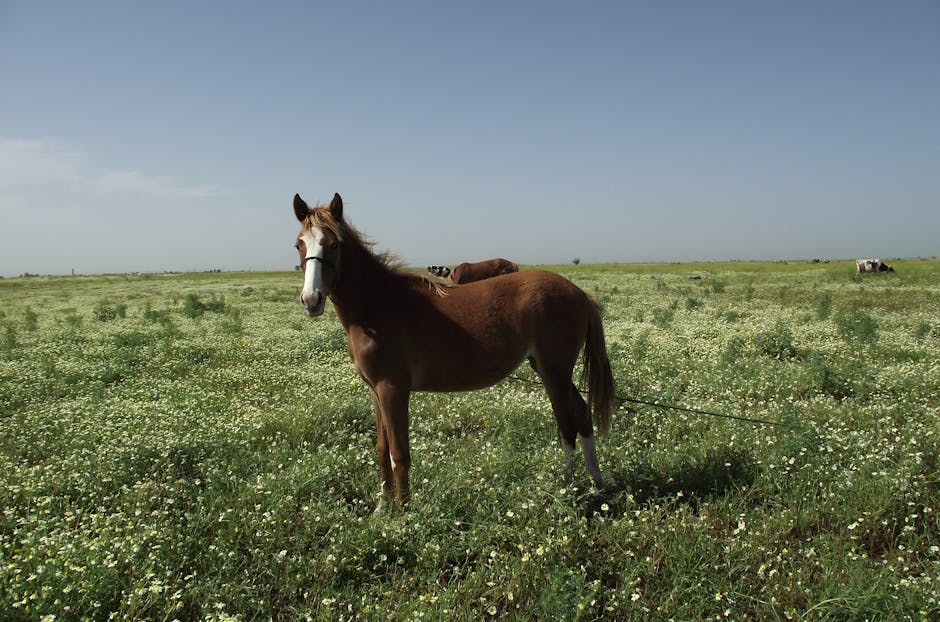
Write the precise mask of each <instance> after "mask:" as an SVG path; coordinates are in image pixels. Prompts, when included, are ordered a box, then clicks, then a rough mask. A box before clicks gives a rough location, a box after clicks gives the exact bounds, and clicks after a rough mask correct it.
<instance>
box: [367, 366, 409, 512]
mask: <svg viewBox="0 0 940 622" xmlns="http://www.w3.org/2000/svg"><path fill="white" fill-rule="evenodd" d="M408 395H409V390H408V388H407V387H404V386H402V385H400V384H397V383H395V382H391V381H380V382H377V383H376V385H375V396H376V402H377V406H378V408H377V409H376V427H380V428H382V430H383V431H384V439H385V440H384V442H385V452H384V455H385V456H387V458H386V459H387V460H388V468H389V469H390V470H391V475H392V477H393V478H394V479H395V487H396V489H397V493H398V504H399V505H400V506H401V507H404V506H405V504H406V503H407V502H408V494H409V487H408V469H409V468H410V467H411V446H410V444H409V441H408ZM380 410H381V413H382V417H381V423H379V418H378V412H379V411H380ZM376 447H377V448H378V441H376ZM381 460H382V458H380V462H381ZM385 468H386V467H385V465H384V464H382V469H383V472H382V478H383V485H386V484H385V483H386V482H387V481H388V480H387V479H386V475H385V473H386V471H385Z"/></svg>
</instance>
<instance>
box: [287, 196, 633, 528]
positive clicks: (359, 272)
mask: <svg viewBox="0 0 940 622" xmlns="http://www.w3.org/2000/svg"><path fill="white" fill-rule="evenodd" d="M294 212H295V214H296V216H297V220H299V221H300V233H298V234H297V243H296V246H297V250H298V252H299V253H300V262H301V266H302V268H303V271H304V283H303V290H302V291H301V293H300V302H301V304H302V305H303V306H304V307H305V308H306V310H307V313H308V314H309V315H311V316H317V315H320V314H322V313H323V309H324V306H325V305H326V299H327V298H329V299H330V300H331V301H332V302H333V307H334V309H335V310H336V314H337V316H338V317H339V321H340V323H341V324H342V325H343V328H344V329H345V331H346V336H347V349H348V351H349V356H350V358H352V361H353V364H354V365H355V366H356V370H357V371H358V372H359V375H360V376H361V377H362V379H363V380H364V381H365V383H366V384H367V385H368V386H369V390H370V391H371V393H372V404H373V409H374V411H375V426H376V439H375V448H376V456H377V459H378V463H379V468H380V471H381V474H382V492H383V494H382V497H381V498H380V501H379V507H378V508H377V511H380V510H381V509H382V508H383V507H384V505H385V501H386V499H388V498H389V497H391V495H392V486H393V481H394V486H395V487H396V489H397V498H398V502H399V504H400V505H404V504H405V502H406V501H407V500H408V491H409V488H408V469H409V467H410V465H411V450H410V443H409V438H408V400H409V396H410V394H411V392H412V391H470V390H475V389H482V388H484V387H488V386H490V385H493V384H495V383H497V382H499V381H500V380H502V379H503V378H505V377H506V376H507V375H509V374H510V373H511V372H512V371H513V370H514V369H515V368H516V367H517V366H518V365H519V364H520V363H521V362H522V361H523V360H525V359H528V360H529V363H530V364H531V365H532V368H533V369H534V370H535V372H536V373H537V374H538V375H539V376H540V377H541V379H542V382H543V384H544V385H545V390H546V392H547V393H548V398H549V400H550V401H551V405H552V410H553V412H554V414H555V422H556V425H557V428H558V435H559V438H560V440H561V445H562V448H563V449H564V450H565V455H566V464H567V465H568V467H570V466H571V464H572V454H573V452H574V446H575V440H576V438H577V437H578V436H580V437H581V449H582V453H583V454H584V461H585V467H586V469H587V472H588V474H589V475H590V476H591V477H592V478H593V479H594V481H595V482H596V483H597V484H598V485H600V484H601V483H602V478H601V472H600V466H599V465H598V460H597V452H596V449H595V444H594V427H593V425H592V422H591V415H592V414H593V418H594V424H596V426H597V429H598V431H599V432H601V433H604V432H606V431H607V430H608V429H609V427H610V410H611V407H612V405H613V401H614V397H615V392H614V379H613V375H612V374H611V369H610V361H609V360H608V358H607V350H606V346H605V343H604V328H603V325H602V324H601V316H600V309H599V308H598V306H597V303H596V302H594V300H593V299H592V298H591V297H590V296H588V294H586V293H585V292H583V291H582V290H581V289H579V288H578V287H577V286H576V285H575V284H574V283H572V282H571V281H569V280H568V279H566V278H564V277H562V276H560V275H558V274H555V273H553V272H545V271H542V270H527V271H525V272H516V273H513V274H508V275H504V276H500V277H498V278H492V279H486V280H483V281H478V282H476V283H470V284H467V285H461V286H460V287H455V286H446V285H442V284H441V283H440V282H439V281H436V280H434V279H432V278H431V277H430V276H428V275H426V274H422V273H413V272H412V273H409V272H405V271H404V270H402V269H400V268H398V267H395V266H394V265H392V264H391V263H390V262H389V259H388V257H387V256H383V255H376V254H375V253H373V252H372V244H371V243H369V242H367V241H366V240H364V239H363V237H362V236H361V235H360V234H359V232H358V231H356V229H354V228H353V227H352V226H351V225H350V224H349V223H348V222H347V221H346V220H345V218H344V216H343V200H342V199H341V198H340V196H339V195H338V194H337V195H335V196H334V197H333V200H332V202H331V203H330V204H329V205H328V206H325V205H324V206H318V207H315V208H313V209H311V208H310V207H309V206H308V205H307V203H306V202H304V200H303V199H302V198H300V195H296V196H294ZM582 346H583V348H584V368H583V375H582V379H583V380H582V381H583V382H586V386H587V389H588V396H589V397H588V400H589V402H590V406H588V404H587V403H585V401H584V399H583V398H582V397H581V394H580V393H579V392H578V389H577V387H575V385H574V383H573V382H572V380H571V374H572V372H573V370H574V366H575V362H576V361H577V358H578V354H579V353H580V352H581V349H582Z"/></svg>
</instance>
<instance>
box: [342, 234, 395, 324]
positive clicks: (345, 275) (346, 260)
mask: <svg viewBox="0 0 940 622" xmlns="http://www.w3.org/2000/svg"><path fill="white" fill-rule="evenodd" d="M341 261H342V264H341V265H340V266H339V269H340V280H339V282H338V283H337V284H336V287H335V288H334V290H333V293H332V294H331V295H330V299H331V300H332V301H333V307H334V308H335V309H336V314H337V315H338V316H339V320H340V322H341V323H342V324H343V327H344V328H346V329H347V330H349V327H350V325H353V324H363V323H365V322H367V320H368V317H369V315H370V314H371V312H373V311H374V310H375V309H377V308H381V307H382V301H383V300H384V299H385V298H386V297H387V296H388V292H389V289H390V286H391V285H392V283H393V281H394V280H396V279H397V276H396V275H395V274H393V273H392V271H391V270H389V269H388V267H387V266H386V265H385V264H384V263H383V262H382V261H381V260H380V259H378V258H377V257H376V256H375V255H373V254H372V253H371V252H369V251H368V250H367V249H365V248H362V247H358V246H356V247H353V248H350V249H349V250H348V251H347V252H345V253H344V254H343V257H342V259H341Z"/></svg>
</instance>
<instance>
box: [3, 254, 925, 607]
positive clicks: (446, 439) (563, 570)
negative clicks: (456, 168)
mask: <svg viewBox="0 0 940 622" xmlns="http://www.w3.org/2000/svg"><path fill="white" fill-rule="evenodd" d="M892 263H893V265H894V266H895V268H896V270H897V272H896V273H893V274H878V275H864V277H859V276H856V275H855V274H854V272H855V267H854V263H853V262H846V261H842V262H832V263H794V262H791V263H760V264H758V263H754V264H752V263H728V264H672V265H578V266H573V265H569V266H556V267H554V268H553V269H555V270H557V271H559V272H561V273H562V274H564V275H565V276H567V277H568V278H570V279H572V280H573V281H575V282H576V283H577V284H578V285H580V286H581V287H582V288H583V289H585V290H586V291H588V292H590V293H591V294H592V295H593V296H594V297H595V298H596V299H597V300H598V301H599V302H600V303H601V305H602V306H603V309H604V325H605V329H606V335H607V348H608V351H609V353H610V357H611V362H612V365H613V369H614V376H615V378H616V380H617V385H618V386H617V391H618V394H619V395H620V396H622V397H624V398H638V399H642V400H646V401H651V402H658V403H663V404H674V405H680V406H684V407H689V408H693V409H698V410H705V411H709V412H713V413H716V414H720V415H733V416H736V417H747V418H750V419H759V420H761V421H764V422H772V423H764V422H753V421H742V420H739V419H732V418H728V417H718V416H712V415H705V414H700V413H693V412H687V411H677V410H667V409H663V408H657V407H652V406H647V405H642V404H636V403H633V402H627V401H625V402H623V403H621V404H620V406H619V409H618V410H617V412H616V413H615V414H614V416H613V421H612V426H611V432H610V434H609V435H607V436H604V437H599V438H598V443H597V445H598V453H599V457H600V462H601V468H602V470H603V472H604V475H605V478H606V480H607V481H606V485H605V486H604V487H603V488H600V489H598V488H595V487H593V486H591V484H590V481H589V480H588V479H587V477H586V475H584V471H583V469H582V468H580V461H579V462H578V468H577V469H576V471H575V474H574V476H573V478H571V479H567V480H566V479H565V477H564V469H563V454H562V452H561V450H560V448H559V445H558V442H557V440H556V434H555V428H554V420H553V416H552V413H551V409H550V407H549V404H548V400H547V398H546V397H545V395H544V391H543V390H542V389H541V388H540V387H538V386H536V385H534V384H531V383H529V382H521V381H518V380H507V381H505V382H503V383H500V384H499V385H497V386H495V387H492V388H490V389H487V390H484V391H478V392H473V393H457V394H415V395H413V397H412V400H411V421H412V423H411V438H412V454H413V464H412V469H411V481H412V501H411V503H410V505H409V507H408V509H407V510H406V511H404V512H400V511H394V510H393V511H391V512H387V513H386V514H384V515H380V516H373V510H374V509H375V506H376V501H377V496H378V491H379V475H378V468H377V466H376V464H375V457H374V434H375V432H374V419H373V415H372V413H371V402H370V399H369V396H368V391H367V389H366V388H365V386H364V385H363V383H362V382H361V381H360V380H359V378H358V376H357V375H356V373H355V371H354V369H353V366H352V364H351V363H350V361H349V360H348V357H347V354H346V340H345V335H344V333H343V331H342V328H341V327H340V325H339V323H338V321H337V319H336V317H335V315H334V314H333V311H332V309H330V308H329V305H328V311H327V313H326V314H324V316H322V317H320V318H309V317H307V316H306V314H305V313H304V311H303V310H302V309H301V307H300V306H299V304H298V296H299V290H300V286H301V281H300V276H299V273H231V274H202V275H198V274H187V275H137V276H96V277H34V278H20V279H3V280H0V618H2V619H4V620H52V619H55V620H83V619H88V620H109V619H120V620H159V621H165V620H166V621H168V620H176V619H178V620H246V621H247V620H267V619H272V620H303V619H311V620H356V619H362V620H445V619H446V620H487V619H508V620H512V619H518V620H532V619H538V620H670V619H674V620H723V619H729V620H936V619H938V618H940V603H938V594H940V515H938V514H940V262H938V261H936V260H923V261H914V260H910V261H896V262H892ZM517 375H518V376H519V377H520V378H522V379H525V380H535V376H534V375H533V373H532V372H531V371H530V370H529V369H528V366H527V365H524V366H523V367H521V368H520V369H519V370H518V372H517ZM579 453H580V452H579Z"/></svg>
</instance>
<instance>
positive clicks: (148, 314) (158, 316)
mask: <svg viewBox="0 0 940 622" xmlns="http://www.w3.org/2000/svg"><path fill="white" fill-rule="evenodd" d="M144 319H145V320H147V321H148V322H153V323H155V324H165V323H167V322H169V321H170V312H169V311H166V310H163V311H158V310H156V309H154V308H153V307H151V306H150V302H147V304H145V305H144Z"/></svg>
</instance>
